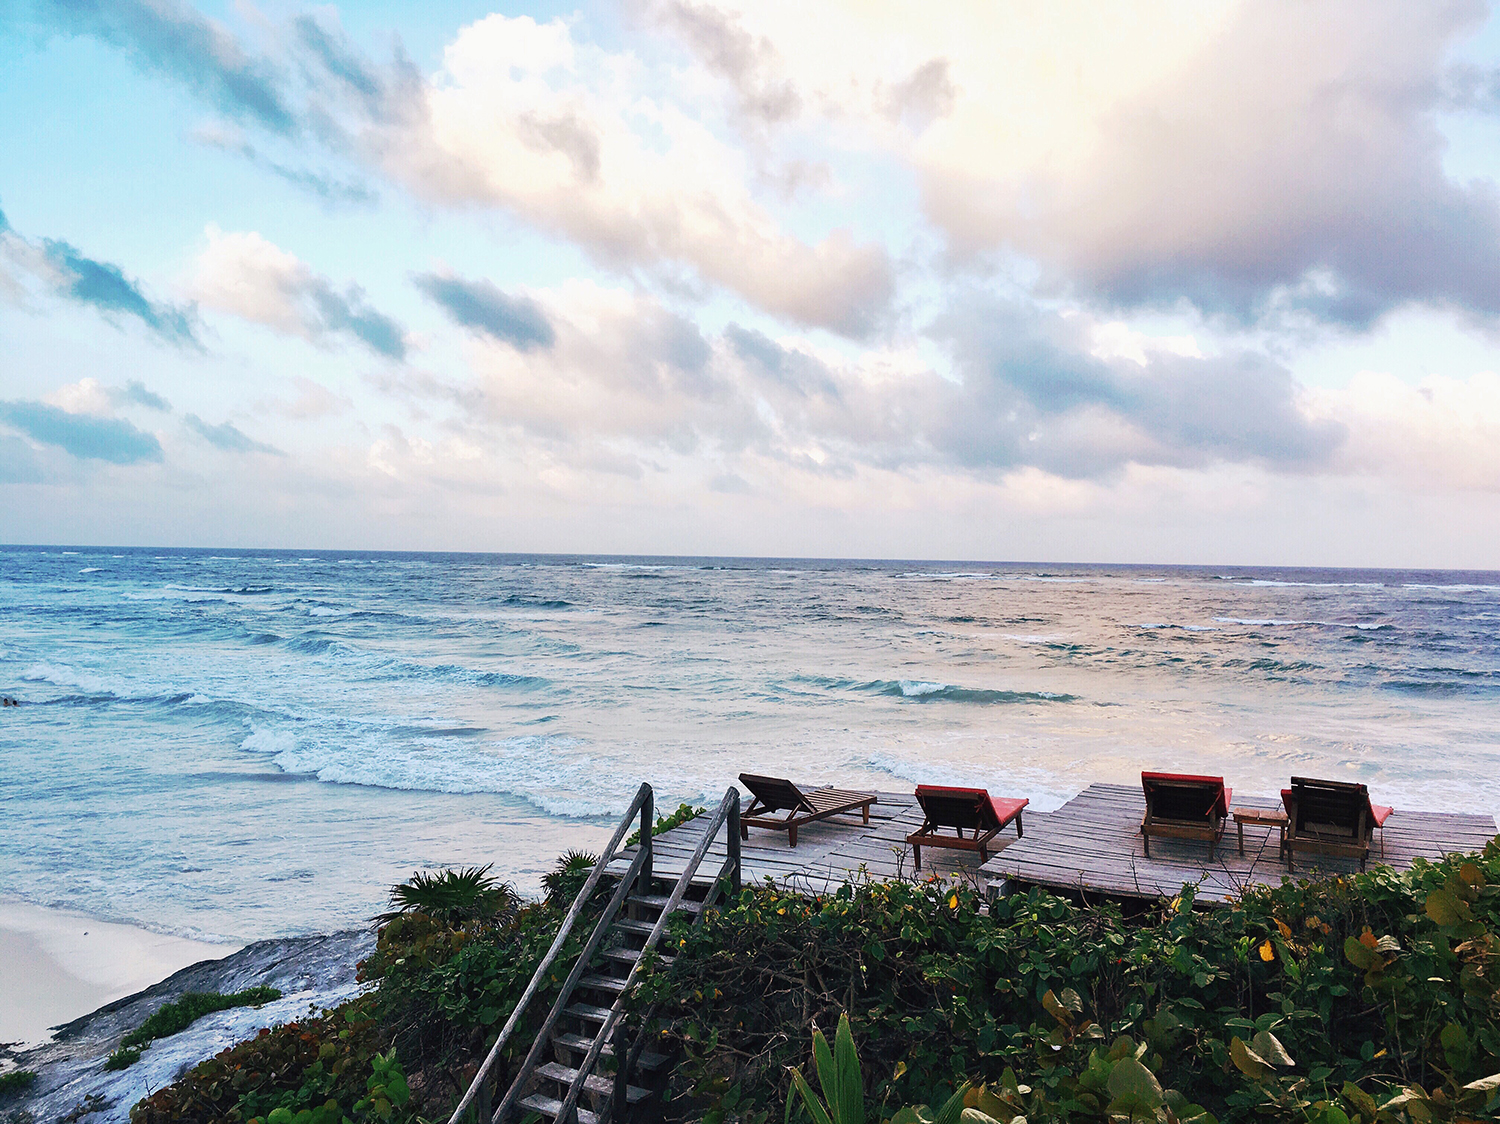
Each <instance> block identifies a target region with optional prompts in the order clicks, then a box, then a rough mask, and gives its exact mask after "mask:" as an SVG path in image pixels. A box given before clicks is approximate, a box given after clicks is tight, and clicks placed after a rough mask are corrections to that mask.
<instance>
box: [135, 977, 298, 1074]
mask: <svg viewBox="0 0 1500 1124" xmlns="http://www.w3.org/2000/svg"><path fill="white" fill-rule="evenodd" d="M280 998H281V992H280V991H278V990H276V988H274V987H251V988H246V989H245V990H244V991H236V992H234V993H233V994H231V995H221V994H220V993H219V992H217V991H190V992H188V993H187V994H185V995H184V996H183V997H182V998H181V999H178V1000H176V1001H174V1002H172V1003H167V1004H165V1005H163V1006H161V1007H158V1008H157V1009H156V1010H155V1011H153V1012H152V1013H151V1015H150V1017H149V1018H147V1019H146V1021H145V1022H143V1023H142V1024H141V1025H140V1026H138V1027H137V1028H136V1029H135V1030H132V1031H131V1032H130V1033H129V1034H127V1035H126V1036H125V1037H124V1038H122V1039H120V1045H121V1046H122V1047H131V1046H146V1045H149V1044H150V1043H151V1041H152V1040H153V1039H156V1038H169V1037H171V1036H172V1035H174V1034H177V1033H178V1032H179V1031H183V1030H186V1029H187V1028H188V1027H190V1026H192V1025H193V1024H194V1023H195V1022H197V1021H198V1020H199V1019H201V1018H202V1017H203V1016H204V1015H211V1014H213V1013H214V1012H215V1011H227V1010H229V1009H230V1008H232V1007H259V1006H260V1005H261V1004H262V1003H269V1002H271V1001H272V1000H273V999H280ZM136 1056H137V1057H139V1056H140V1055H139V1052H137V1055H136ZM131 1060H132V1061H134V1060H135V1059H134V1058H132V1059H131ZM129 1064H130V1063H129V1062H126V1063H125V1065H129ZM116 1068H118V1069H123V1068H124V1065H122V1066H117V1067H116Z"/></svg>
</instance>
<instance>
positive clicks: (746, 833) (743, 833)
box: [740, 824, 750, 839]
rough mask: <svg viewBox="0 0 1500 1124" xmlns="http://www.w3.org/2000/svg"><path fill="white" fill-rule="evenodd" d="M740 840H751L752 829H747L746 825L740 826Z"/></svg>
mask: <svg viewBox="0 0 1500 1124" xmlns="http://www.w3.org/2000/svg"><path fill="white" fill-rule="evenodd" d="M740 838H741V839H749V838H750V829H749V828H748V827H746V826H745V825H744V824H740Z"/></svg>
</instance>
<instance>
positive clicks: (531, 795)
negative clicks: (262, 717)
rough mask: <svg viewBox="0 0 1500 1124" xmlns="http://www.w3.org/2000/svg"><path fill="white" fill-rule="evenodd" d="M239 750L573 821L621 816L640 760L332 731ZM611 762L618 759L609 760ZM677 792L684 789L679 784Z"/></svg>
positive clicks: (308, 772)
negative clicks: (510, 803)
mask: <svg viewBox="0 0 1500 1124" xmlns="http://www.w3.org/2000/svg"><path fill="white" fill-rule="evenodd" d="M240 748H241V749H244V750H246V751H248V752H251V753H256V754H261V755H265V756H268V757H270V758H271V761H272V763H273V764H275V765H276V767H277V768H278V769H281V770H282V771H283V772H285V773H288V774H292V775H301V776H311V777H315V778H316V779H318V780H319V781H323V782H325V783H328V784H348V785H364V786H367V787H370V788H384V789H392V790H395V791H401V792H443V793H452V794H475V793H494V794H497V795H506V796H514V797H518V798H520V799H522V800H524V801H525V802H527V803H528V804H531V805H532V806H533V807H535V808H536V809H537V810H538V811H539V812H542V813H543V814H545V815H549V816H562V817H567V818H593V817H597V816H609V815H618V814H619V811H620V809H622V808H624V807H625V806H626V805H627V804H629V802H630V799H631V797H632V796H633V795H634V794H635V790H636V788H637V786H638V785H639V777H638V773H639V763H638V762H635V761H628V760H626V759H625V758H624V757H623V756H622V757H621V759H620V760H609V759H605V760H601V755H600V754H599V753H598V752H597V751H596V750H590V748H589V747H587V746H585V744H584V743H583V742H581V741H580V740H579V739H577V738H574V737H570V736H567V735H561V734H526V735H520V736H517V737H512V738H505V739H503V740H501V741H497V742H490V743H486V744H483V745H474V744H472V743H467V744H466V743H457V744H455V743H452V742H448V743H444V742H442V741H440V740H438V739H435V738H432V737H428V736H408V737H401V738H395V737H391V736H390V734H389V731H386V732H383V733H382V734H380V735H378V736H374V735H366V736H365V737H361V738H353V739H351V738H350V737H348V736H347V735H343V736H339V735H336V734H334V733H332V732H326V733H323V734H321V735H320V734H319V733H318V732H316V731H300V730H291V729H286V728H284V727H279V726H264V727H257V728H256V729H254V730H252V731H251V733H250V734H249V735H247V736H246V737H245V739H244V740H243V741H242V742H241V743H240ZM607 756H608V757H609V758H612V757H613V756H614V755H607ZM677 787H681V786H680V784H679V785H678V786H677Z"/></svg>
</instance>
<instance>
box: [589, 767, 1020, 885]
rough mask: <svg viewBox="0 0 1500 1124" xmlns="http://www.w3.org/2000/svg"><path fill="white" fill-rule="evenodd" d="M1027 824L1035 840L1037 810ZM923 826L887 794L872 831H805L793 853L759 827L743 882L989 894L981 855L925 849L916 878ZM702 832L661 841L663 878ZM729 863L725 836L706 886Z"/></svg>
mask: <svg viewBox="0 0 1500 1124" xmlns="http://www.w3.org/2000/svg"><path fill="white" fill-rule="evenodd" d="M1025 819H1026V831H1027V834H1028V835H1029V834H1030V832H1031V823H1032V819H1031V811H1030V809H1028V810H1027V812H1026V816H1025ZM921 826H922V810H921V809H920V808H919V807H917V800H916V797H915V796H913V795H912V794H911V793H909V792H906V793H896V792H882V793H879V802H878V803H877V804H875V805H874V806H873V807H872V808H871V809H870V823H869V825H868V826H866V825H865V824H863V823H862V822H861V820H860V814H859V812H858V811H855V812H853V813H851V814H849V815H842V816H834V817H832V818H831V819H826V820H819V821H818V822H817V823H810V824H806V825H804V826H803V827H802V828H800V829H799V830H798V833H797V846H796V847H790V846H788V845H787V834H786V832H784V831H771V830H769V829H767V828H756V827H752V828H751V829H750V837H749V838H748V839H746V840H745V841H744V842H743V843H742V844H741V850H740V869H741V878H742V880H743V881H744V883H745V884H746V885H749V884H750V883H754V882H763V881H764V880H765V879H767V878H769V879H771V881H773V882H775V883H776V884H777V885H778V886H784V887H786V888H788V889H792V890H797V891H800V892H802V893H826V892H828V891H830V890H834V889H837V888H838V887H839V886H841V885H843V884H844V883H845V882H852V881H858V880H860V879H862V878H869V879H873V880H875V881H881V882H891V881H896V880H898V879H905V880H908V881H909V880H912V879H913V878H923V879H925V878H928V877H930V876H932V875H934V874H937V875H941V876H944V877H947V878H954V879H959V880H962V881H966V882H969V883H971V884H973V885H975V886H976V887H980V888H982V887H983V878H982V875H981V874H980V872H979V856H978V855H977V854H974V853H965V852H963V851H948V850H937V849H934V848H925V847H924V848H923V850H922V869H921V870H920V871H915V870H913V868H912V855H911V847H910V846H908V845H907V842H906V837H907V836H908V835H910V834H911V833H912V832H914V831H916V830H917V829H918V828H920V827H921ZM701 830H702V829H701V828H700V827H698V826H697V821H695V820H689V821H688V822H687V823H685V824H682V825H681V826H680V827H674V828H673V829H672V830H671V831H666V832H663V833H662V834H661V835H658V836H657V837H656V840H655V847H656V853H655V855H654V856H653V857H652V866H653V868H654V869H655V871H656V873H657V874H658V875H659V876H661V877H664V878H676V877H679V876H680V875H681V874H682V871H683V869H684V868H685V867H686V866H687V860H688V858H689V857H690V856H691V855H692V853H693V848H695V847H696V846H697V845H698V833H699V832H700V831H701ZM1015 837H1016V835H1015V829H1014V828H1012V827H1008V828H1006V829H1005V831H1004V832H1002V833H1001V834H1000V835H999V836H998V837H996V839H995V842H996V843H997V844H1001V845H1004V844H1005V843H1006V842H1007V841H1013V840H1014V839H1015ZM993 853H994V852H991V854H993ZM725 855H726V852H725V843H724V838H723V834H722V833H720V837H719V838H718V839H716V840H715V841H714V844H713V846H712V847H711V848H710V849H709V852H708V855H707V857H706V858H705V859H704V860H703V865H702V866H701V867H699V873H700V874H701V876H702V877H703V878H704V879H705V880H707V879H709V878H711V877H712V876H713V875H714V874H715V873H717V872H718V870H719V868H720V867H721V866H723V864H724V859H725ZM634 856H635V849H634V848H631V849H630V850H628V851H622V852H621V853H620V855H619V856H618V857H616V859H615V860H614V862H613V863H611V864H610V869H611V870H618V871H624V870H625V868H626V867H627V866H629V864H630V860H631V859H632V858H633V857H634Z"/></svg>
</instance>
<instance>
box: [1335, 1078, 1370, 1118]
mask: <svg viewBox="0 0 1500 1124" xmlns="http://www.w3.org/2000/svg"><path fill="white" fill-rule="evenodd" d="M1339 1095H1340V1096H1341V1097H1343V1098H1344V1100H1346V1101H1348V1102H1349V1103H1350V1104H1352V1105H1353V1106H1354V1107H1355V1108H1356V1109H1358V1110H1359V1112H1360V1113H1361V1114H1362V1115H1364V1116H1368V1117H1370V1118H1371V1119H1373V1118H1374V1116H1375V1113H1376V1112H1378V1111H1379V1109H1378V1108H1377V1106H1376V1104H1375V1098H1374V1097H1372V1096H1370V1094H1369V1093H1367V1092H1365V1091H1364V1090H1363V1089H1361V1088H1360V1087H1359V1086H1358V1085H1356V1084H1354V1082H1352V1081H1345V1082H1344V1087H1343V1088H1342V1089H1340V1090H1339Z"/></svg>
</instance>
